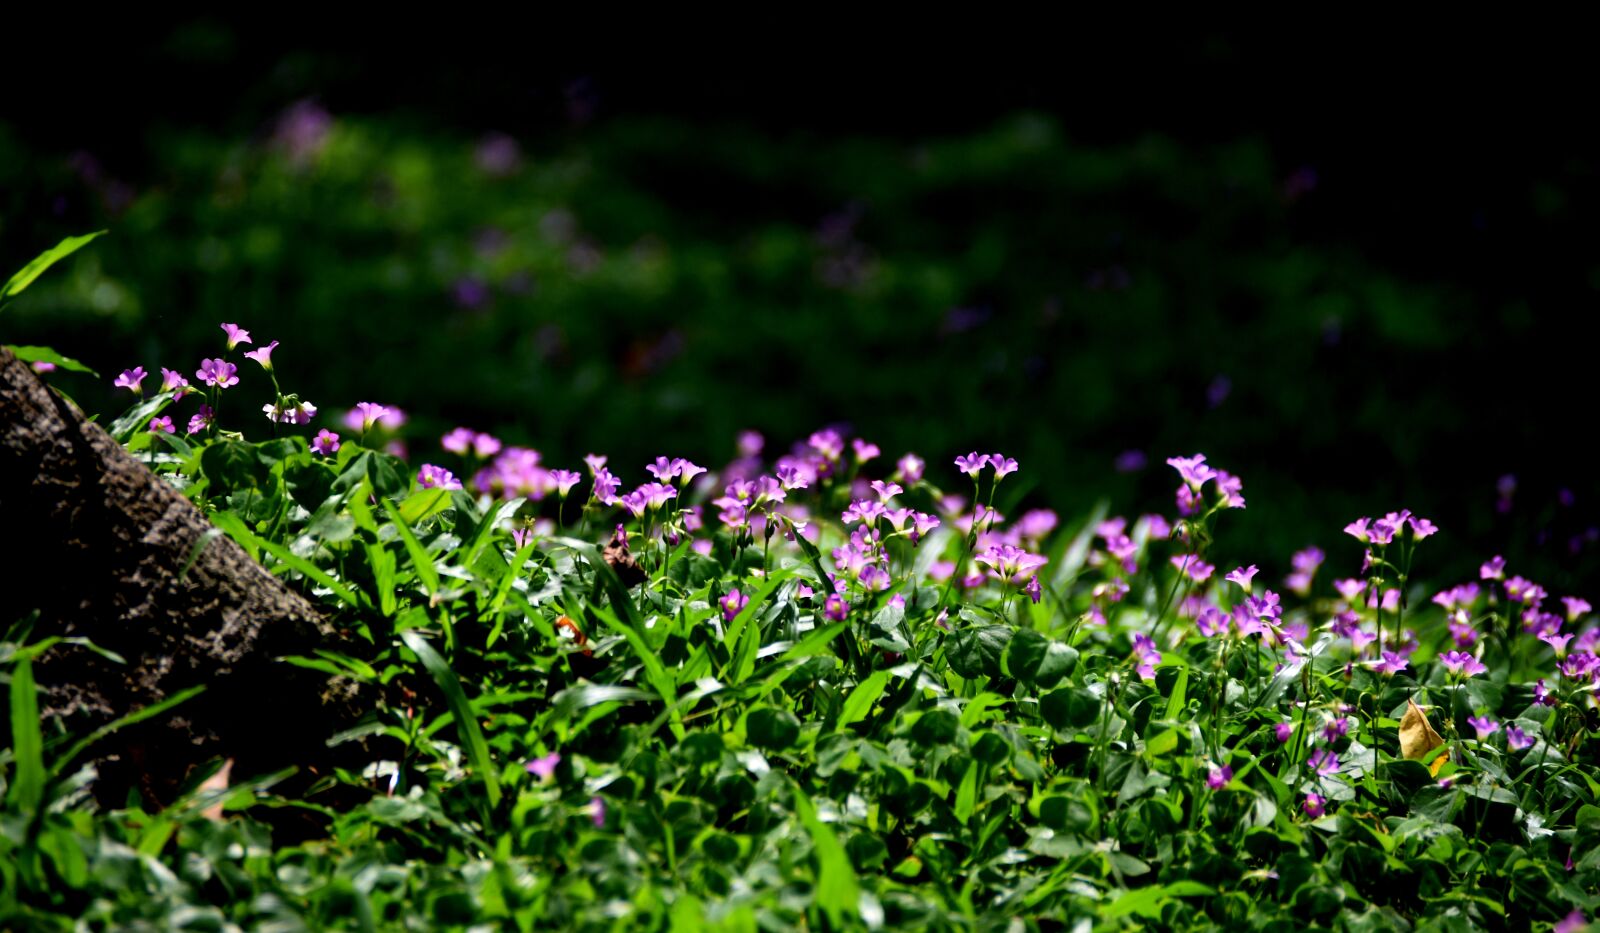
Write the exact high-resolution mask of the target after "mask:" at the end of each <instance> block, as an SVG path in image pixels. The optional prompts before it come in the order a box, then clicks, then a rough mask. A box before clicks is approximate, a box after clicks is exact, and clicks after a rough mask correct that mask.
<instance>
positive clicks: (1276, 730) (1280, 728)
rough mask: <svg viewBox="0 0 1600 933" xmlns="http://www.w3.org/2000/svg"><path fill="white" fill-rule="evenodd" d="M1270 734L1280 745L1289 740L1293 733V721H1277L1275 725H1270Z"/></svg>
mask: <svg viewBox="0 0 1600 933" xmlns="http://www.w3.org/2000/svg"><path fill="white" fill-rule="evenodd" d="M1272 735H1273V737H1274V738H1276V739H1277V740H1278V743H1279V744H1280V745H1281V744H1283V743H1285V742H1287V741H1289V737H1290V736H1292V735H1294V723H1292V722H1280V723H1278V724H1277V725H1275V726H1273V727H1272Z"/></svg>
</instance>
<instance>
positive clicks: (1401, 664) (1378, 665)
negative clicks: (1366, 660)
mask: <svg viewBox="0 0 1600 933" xmlns="http://www.w3.org/2000/svg"><path fill="white" fill-rule="evenodd" d="M1407 666H1408V665H1407V663H1406V659H1405V658H1404V657H1402V656H1401V655H1398V654H1395V653H1394V652H1393V651H1385V652H1384V653H1383V659H1382V660H1381V661H1374V662H1372V669H1373V670H1375V671H1377V672H1378V673H1380V674H1382V675H1384V676H1385V677H1393V676H1394V675H1395V674H1398V673H1400V672H1401V671H1403V670H1405V669H1406V667H1407Z"/></svg>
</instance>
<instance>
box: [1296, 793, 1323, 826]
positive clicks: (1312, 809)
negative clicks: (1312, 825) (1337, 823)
mask: <svg viewBox="0 0 1600 933" xmlns="http://www.w3.org/2000/svg"><path fill="white" fill-rule="evenodd" d="M1327 804H1328V798H1326V797H1324V796H1322V795H1321V794H1319V793H1317V792H1316V791H1308V792H1307V793H1306V799H1305V802H1304V803H1302V804H1300V809H1302V810H1304V811H1305V814H1306V816H1309V817H1311V818H1312V819H1314V820H1315V819H1321V818H1322V816H1323V814H1325V813H1327V812H1328V808H1327Z"/></svg>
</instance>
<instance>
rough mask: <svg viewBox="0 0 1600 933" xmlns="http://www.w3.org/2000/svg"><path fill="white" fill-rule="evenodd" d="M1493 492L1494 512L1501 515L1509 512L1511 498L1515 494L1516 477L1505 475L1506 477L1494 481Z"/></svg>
mask: <svg viewBox="0 0 1600 933" xmlns="http://www.w3.org/2000/svg"><path fill="white" fill-rule="evenodd" d="M1494 491H1495V496H1496V498H1495V503H1494V508H1495V511H1496V512H1499V513H1500V514H1501V515H1504V514H1506V513H1507V512H1510V511H1511V498H1512V496H1514V495H1516V493H1517V477H1516V476H1515V474H1512V473H1507V474H1506V475H1504V476H1502V477H1500V478H1499V479H1497V480H1495V483H1494Z"/></svg>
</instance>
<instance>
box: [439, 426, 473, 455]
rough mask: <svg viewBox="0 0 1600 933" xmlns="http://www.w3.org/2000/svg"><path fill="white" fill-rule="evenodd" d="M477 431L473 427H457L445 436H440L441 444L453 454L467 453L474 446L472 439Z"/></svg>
mask: <svg viewBox="0 0 1600 933" xmlns="http://www.w3.org/2000/svg"><path fill="white" fill-rule="evenodd" d="M476 436H477V432H476V431H474V430H472V429H471V428H456V429H455V430H453V431H451V432H450V433H449V434H446V435H445V436H444V437H441V438H439V446H440V447H443V448H444V449H445V450H448V451H450V452H451V453H453V454H461V455H463V456H465V455H466V453H467V451H468V450H470V449H471V448H472V439H473V438H474V437H476Z"/></svg>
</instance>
